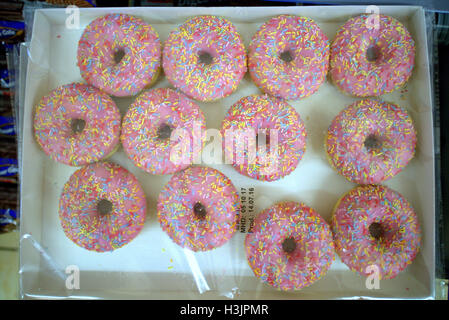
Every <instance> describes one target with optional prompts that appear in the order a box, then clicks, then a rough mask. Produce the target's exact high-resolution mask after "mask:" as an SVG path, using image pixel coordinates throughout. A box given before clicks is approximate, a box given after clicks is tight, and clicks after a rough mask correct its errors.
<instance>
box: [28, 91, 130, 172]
mask: <svg viewBox="0 0 449 320" xmlns="http://www.w3.org/2000/svg"><path fill="white" fill-rule="evenodd" d="M120 119H121V117H120V111H119V110H118V108H117V106H116V105H115V103H114V101H113V100H112V99H111V98H110V97H109V96H108V95H107V94H106V93H104V92H102V91H100V90H98V89H96V88H94V87H92V86H89V85H86V84H81V83H71V84H67V85H64V86H61V87H58V88H56V89H54V90H53V91H51V92H50V93H49V94H47V95H46V96H44V97H43V98H42V99H41V100H40V102H39V103H38V104H37V106H36V110H35V115H34V134H35V137H36V140H37V142H38V143H39V145H40V146H41V148H42V149H43V151H44V152H45V154H46V155H48V156H49V157H50V158H52V159H53V160H55V161H58V162H61V163H64V164H67V165H71V166H82V165H85V164H88V163H92V162H96V161H99V160H102V159H105V158H107V157H108V156H110V155H111V154H112V153H113V152H114V151H115V150H117V148H118V146H119V137H120Z"/></svg>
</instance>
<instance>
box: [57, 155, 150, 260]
mask: <svg viewBox="0 0 449 320" xmlns="http://www.w3.org/2000/svg"><path fill="white" fill-rule="evenodd" d="M145 213H146V200H145V194H144V193H143V190H142V188H141V186H140V184H139V182H138V181H137V179H136V178H135V177H134V176H133V175H132V174H131V173H130V172H129V171H128V170H126V169H124V168H122V167H121V166H119V165H117V164H113V163H108V162H98V163H94V164H91V165H88V166H85V167H82V168H81V169H78V170H77V171H75V173H73V174H72V176H71V177H70V179H69V181H67V183H66V184H65V185H64V190H63V192H62V195H61V198H60V201H59V218H60V220H61V225H62V228H63V230H64V233H65V234H66V236H67V237H68V238H69V239H70V240H72V241H73V242H74V243H76V244H77V245H79V246H80V247H83V248H85V249H87V250H91V251H97V252H104V251H112V250H115V249H117V248H120V247H122V246H124V245H125V244H127V243H128V242H130V241H131V240H133V239H134V238H135V237H136V236H137V234H138V233H139V232H140V230H141V229H142V227H143V223H144V220H145Z"/></svg>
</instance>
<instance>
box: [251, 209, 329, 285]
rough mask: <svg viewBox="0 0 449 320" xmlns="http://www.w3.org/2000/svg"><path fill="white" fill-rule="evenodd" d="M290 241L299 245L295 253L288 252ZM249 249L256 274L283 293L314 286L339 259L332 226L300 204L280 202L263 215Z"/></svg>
mask: <svg viewBox="0 0 449 320" xmlns="http://www.w3.org/2000/svg"><path fill="white" fill-rule="evenodd" d="M286 239H292V240H293V241H294V242H295V244H296V245H295V248H294V250H293V251H285V249H284V245H283V244H284V242H285V240H286ZM245 246H246V255H247V258H248V263H249V265H250V267H251V269H252V270H253V272H254V274H255V275H256V276H257V277H259V278H260V279H261V280H262V281H263V282H266V283H268V284H269V285H271V286H273V287H275V288H277V289H280V290H299V289H301V288H304V287H307V286H309V285H311V284H312V283H314V282H315V281H317V280H319V279H320V278H321V277H322V276H323V275H325V274H326V272H327V271H328V270H329V268H330V266H331V265H332V262H333V261H334V256H335V252H334V244H333V242H332V234H331V231H330V228H329V225H328V224H327V223H326V222H325V221H324V220H323V219H322V218H321V216H320V215H319V214H318V213H317V212H316V211H315V210H313V209H312V208H310V207H308V206H306V205H305V204H303V203H297V202H281V203H277V204H275V205H274V206H272V207H270V208H268V209H265V210H264V211H262V212H261V213H259V215H258V216H257V218H256V219H255V221H254V228H253V231H252V233H248V234H247V236H246V239H245Z"/></svg>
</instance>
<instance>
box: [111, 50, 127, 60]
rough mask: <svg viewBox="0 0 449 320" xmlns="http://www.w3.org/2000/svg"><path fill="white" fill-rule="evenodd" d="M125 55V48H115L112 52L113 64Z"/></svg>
mask: <svg viewBox="0 0 449 320" xmlns="http://www.w3.org/2000/svg"><path fill="white" fill-rule="evenodd" d="M125 55H126V52H125V49H123V48H119V49H117V50H115V51H114V53H113V61H114V64H119V63H120V62H121V61H122V59H123V57H124V56H125Z"/></svg>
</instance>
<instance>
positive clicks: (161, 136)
mask: <svg viewBox="0 0 449 320" xmlns="http://www.w3.org/2000/svg"><path fill="white" fill-rule="evenodd" d="M172 131H173V128H172V127H171V126H170V125H169V124H168V123H163V124H161V125H160V126H159V128H158V129H157V134H156V135H157V138H158V140H167V139H170V137H171V133H172Z"/></svg>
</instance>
